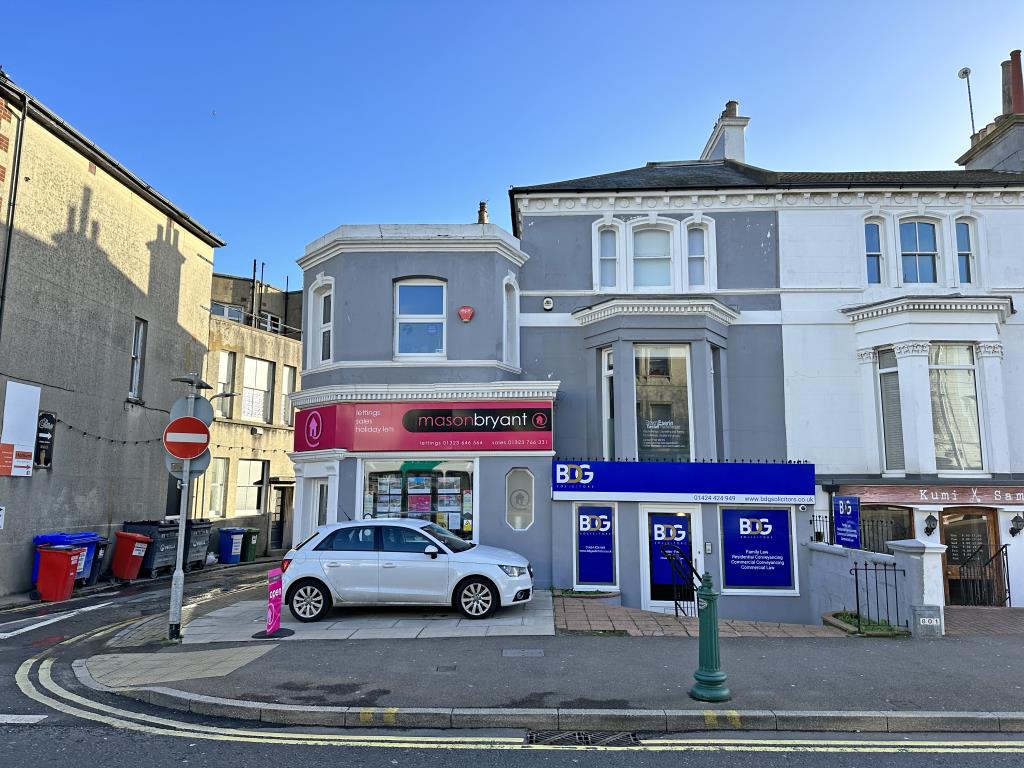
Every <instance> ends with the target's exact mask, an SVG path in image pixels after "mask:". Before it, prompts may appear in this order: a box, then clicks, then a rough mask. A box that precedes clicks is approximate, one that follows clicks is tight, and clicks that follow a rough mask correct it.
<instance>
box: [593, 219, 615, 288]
mask: <svg viewBox="0 0 1024 768" xmlns="http://www.w3.org/2000/svg"><path fill="white" fill-rule="evenodd" d="M597 239H598V270H597V273H598V281H599V282H598V288H600V289H601V290H614V289H615V288H617V287H618V286H619V232H618V230H617V229H615V228H614V227H601V228H600V229H599V230H598V235H597Z"/></svg>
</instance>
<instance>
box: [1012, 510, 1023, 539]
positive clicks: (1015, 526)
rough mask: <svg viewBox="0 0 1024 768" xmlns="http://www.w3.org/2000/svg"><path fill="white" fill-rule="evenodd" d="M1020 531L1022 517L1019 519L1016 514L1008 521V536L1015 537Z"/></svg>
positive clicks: (1018, 515) (1021, 528) (1021, 529)
mask: <svg viewBox="0 0 1024 768" xmlns="http://www.w3.org/2000/svg"><path fill="white" fill-rule="evenodd" d="M1021 531H1024V517H1021V516H1020V514H1019V513H1018V514H1016V515H1014V517H1013V520H1011V521H1010V535H1011V536H1016V535H1017V534H1018V533H1020V532H1021Z"/></svg>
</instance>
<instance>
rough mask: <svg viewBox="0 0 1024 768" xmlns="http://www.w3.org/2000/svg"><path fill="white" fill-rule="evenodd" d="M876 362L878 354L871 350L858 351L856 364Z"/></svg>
mask: <svg viewBox="0 0 1024 768" xmlns="http://www.w3.org/2000/svg"><path fill="white" fill-rule="evenodd" d="M877 360H878V352H876V351H875V350H873V349H858V350H857V362H858V363H862V364H867V363H874V362H876V361H877Z"/></svg>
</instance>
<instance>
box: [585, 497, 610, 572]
mask: <svg viewBox="0 0 1024 768" xmlns="http://www.w3.org/2000/svg"><path fill="white" fill-rule="evenodd" d="M576 583H577V584H583V585H592V584H593V585H598V584H601V585H614V584H615V508H614V507H611V506H606V505H605V506H599V505H590V504H581V505H579V506H578V507H576Z"/></svg>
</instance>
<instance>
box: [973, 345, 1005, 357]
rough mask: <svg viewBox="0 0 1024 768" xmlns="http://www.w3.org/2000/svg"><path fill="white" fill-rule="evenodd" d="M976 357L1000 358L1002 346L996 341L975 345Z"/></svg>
mask: <svg viewBox="0 0 1024 768" xmlns="http://www.w3.org/2000/svg"><path fill="white" fill-rule="evenodd" d="M975 349H976V350H977V351H978V357H1002V356H1003V345H1002V343H1001V342H998V341H982V342H979V343H978V344H977V345H975Z"/></svg>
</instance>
